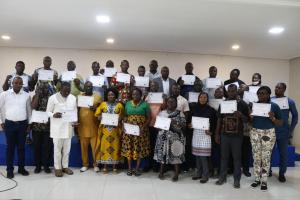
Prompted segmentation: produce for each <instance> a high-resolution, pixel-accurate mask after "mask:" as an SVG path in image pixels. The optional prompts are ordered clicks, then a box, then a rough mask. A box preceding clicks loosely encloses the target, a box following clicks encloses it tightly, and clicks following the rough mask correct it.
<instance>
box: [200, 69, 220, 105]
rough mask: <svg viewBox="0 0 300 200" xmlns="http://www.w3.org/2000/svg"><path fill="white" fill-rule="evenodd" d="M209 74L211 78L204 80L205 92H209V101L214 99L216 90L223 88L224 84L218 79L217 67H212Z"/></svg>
mask: <svg viewBox="0 0 300 200" xmlns="http://www.w3.org/2000/svg"><path fill="white" fill-rule="evenodd" d="M208 72H209V77H208V78H206V79H204V80H203V84H204V85H203V90H204V91H205V92H207V94H208V97H209V99H214V98H215V91H216V89H217V88H219V87H223V82H222V81H221V80H220V79H218V78H217V74H218V69H217V67H215V66H211V67H210V68H209V71H208Z"/></svg>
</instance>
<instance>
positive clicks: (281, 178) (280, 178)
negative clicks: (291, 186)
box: [278, 175, 286, 183]
mask: <svg viewBox="0 0 300 200" xmlns="http://www.w3.org/2000/svg"><path fill="white" fill-rule="evenodd" d="M278 180H279V182H281V183H284V182H286V178H285V176H284V175H279V177H278Z"/></svg>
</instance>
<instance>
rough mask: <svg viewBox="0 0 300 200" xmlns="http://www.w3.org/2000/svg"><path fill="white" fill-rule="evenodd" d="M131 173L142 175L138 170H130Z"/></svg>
mask: <svg viewBox="0 0 300 200" xmlns="http://www.w3.org/2000/svg"><path fill="white" fill-rule="evenodd" d="M132 174H133V175H134V176H140V175H142V173H141V172H140V170H138V169H137V170H133V171H132Z"/></svg>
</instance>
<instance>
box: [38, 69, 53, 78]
mask: <svg viewBox="0 0 300 200" xmlns="http://www.w3.org/2000/svg"><path fill="white" fill-rule="evenodd" d="M38 73H39V75H38V79H39V81H53V77H54V71H53V70H44V69H40V70H39V71H38Z"/></svg>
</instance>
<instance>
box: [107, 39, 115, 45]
mask: <svg viewBox="0 0 300 200" xmlns="http://www.w3.org/2000/svg"><path fill="white" fill-rule="evenodd" d="M106 42H107V43H108V44H113V43H114V42H115V40H114V39H113V38H107V39H106Z"/></svg>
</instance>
